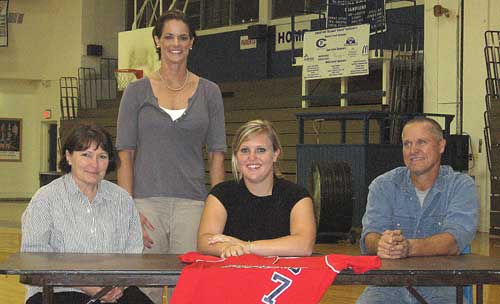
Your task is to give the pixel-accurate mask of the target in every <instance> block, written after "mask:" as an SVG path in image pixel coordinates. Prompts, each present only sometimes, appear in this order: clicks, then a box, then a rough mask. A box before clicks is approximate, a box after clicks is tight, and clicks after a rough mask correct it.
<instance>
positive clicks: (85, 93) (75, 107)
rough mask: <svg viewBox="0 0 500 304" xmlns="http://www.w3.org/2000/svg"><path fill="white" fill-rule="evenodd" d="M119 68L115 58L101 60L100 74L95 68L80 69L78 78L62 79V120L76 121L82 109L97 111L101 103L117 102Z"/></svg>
mask: <svg viewBox="0 0 500 304" xmlns="http://www.w3.org/2000/svg"><path fill="white" fill-rule="evenodd" d="M117 66H118V60H117V59H115V58H101V61H100V64H99V73H98V72H97V71H96V69H95V68H87V67H80V68H79V69H78V77H61V78H60V79H59V88H60V107H61V119H63V120H67V119H75V118H77V117H78V111H79V110H80V109H95V108H97V104H98V102H99V101H110V100H116V98H117V91H118V83H117V80H116V75H115V70H116V69H117Z"/></svg>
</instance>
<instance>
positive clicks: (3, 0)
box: [0, 0, 9, 47]
mask: <svg viewBox="0 0 500 304" xmlns="http://www.w3.org/2000/svg"><path fill="white" fill-rule="evenodd" d="M8 14H9V0H0V47H2V46H8V45H9V22H8V21H9V20H8V18H7V17H8Z"/></svg>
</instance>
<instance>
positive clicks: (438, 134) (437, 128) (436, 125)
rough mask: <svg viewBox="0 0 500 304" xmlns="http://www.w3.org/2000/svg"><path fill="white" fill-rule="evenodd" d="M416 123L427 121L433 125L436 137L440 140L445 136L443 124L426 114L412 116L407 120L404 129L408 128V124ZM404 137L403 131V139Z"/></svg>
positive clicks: (432, 130) (432, 129) (432, 128)
mask: <svg viewBox="0 0 500 304" xmlns="http://www.w3.org/2000/svg"><path fill="white" fill-rule="evenodd" d="M414 123H427V124H429V126H430V127H431V132H432V133H433V134H434V135H435V136H436V139H437V140H438V141H440V140H442V139H443V138H444V136H443V129H442V128H441V125H440V124H439V123H438V122H437V121H435V120H434V119H432V118H428V117H425V116H417V117H415V118H412V119H410V120H409V121H407V122H406V124H405V126H404V127H403V131H404V129H405V128H406V126H408V125H411V124H414ZM402 138H403V133H402V132H401V139H402Z"/></svg>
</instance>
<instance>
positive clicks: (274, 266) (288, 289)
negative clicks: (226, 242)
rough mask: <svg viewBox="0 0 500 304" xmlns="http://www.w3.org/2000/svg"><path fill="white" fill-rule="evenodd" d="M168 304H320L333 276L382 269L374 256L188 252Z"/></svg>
mask: <svg viewBox="0 0 500 304" xmlns="http://www.w3.org/2000/svg"><path fill="white" fill-rule="evenodd" d="M179 258H180V259H181V261H182V262H184V263H192V264H191V265H189V266H186V267H185V268H184V269H183V270H182V274H181V277H180V279H179V282H178V284H177V287H176V288H175V289H174V294H173V295H172V299H171V303H172V304H185V303H196V304H199V303H217V304H224V303H231V304H234V303H238V304H239V303H251V304H256V303H264V304H282V303H301V304H302V303H303V304H307V303H319V301H320V300H321V298H322V297H323V295H324V293H325V292H326V290H327V288H328V287H329V286H330V285H331V284H332V282H333V280H334V279H335V277H336V276H337V274H338V273H339V272H340V271H342V270H344V269H346V268H351V269H352V270H353V271H354V272H355V273H363V272H365V271H368V270H370V269H378V268H380V265H381V262H380V258H379V257H377V256H348V255H340V254H329V255H325V256H316V257H301V258H295V257H262V256H257V255H253V254H246V255H243V256H239V257H229V258H226V259H223V258H218V257H213V256H206V255H201V254H198V253H196V252H189V253H186V254H183V255H181V256H180V257H179Z"/></svg>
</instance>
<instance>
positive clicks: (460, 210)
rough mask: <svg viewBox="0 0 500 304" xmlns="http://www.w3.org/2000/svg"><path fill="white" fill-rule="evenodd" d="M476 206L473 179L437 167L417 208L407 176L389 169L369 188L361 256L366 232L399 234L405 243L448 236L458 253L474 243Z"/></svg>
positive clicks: (413, 189)
mask: <svg viewBox="0 0 500 304" xmlns="http://www.w3.org/2000/svg"><path fill="white" fill-rule="evenodd" d="M478 208H479V204H478V201H477V196H476V188H475V185H474V181H473V179H472V178H471V177H470V176H468V175H465V174H463V173H459V172H455V171H453V169H452V168H451V167H449V166H441V167H440V170H439V175H438V177H437V179H436V181H435V183H434V185H433V186H432V188H431V189H430V191H429V193H427V196H426V197H425V200H424V204H423V206H421V205H420V201H419V200H418V197H417V194H416V192H415V186H414V185H413V183H412V181H411V178H410V172H409V170H408V169H407V168H406V167H399V168H396V169H393V170H391V171H389V172H387V173H385V174H383V175H381V176H379V177H377V178H376V179H375V180H373V182H372V183H371V184H370V187H369V192H368V202H367V205H366V212H365V215H364V216H363V222H362V223H363V232H362V233H361V252H362V253H363V254H366V247H365V237H366V235H367V234H368V233H370V232H376V233H380V234H382V233H383V232H384V231H385V230H401V231H402V232H403V235H404V236H405V238H407V239H417V238H425V237H429V236H432V235H435V234H439V233H444V232H447V233H450V234H451V235H452V236H453V237H454V238H455V241H456V242H457V246H458V249H459V250H460V252H461V251H462V250H463V249H464V248H465V247H466V246H467V245H469V244H470V243H471V242H472V240H473V239H474V235H475V233H476V228H477V225H478Z"/></svg>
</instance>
